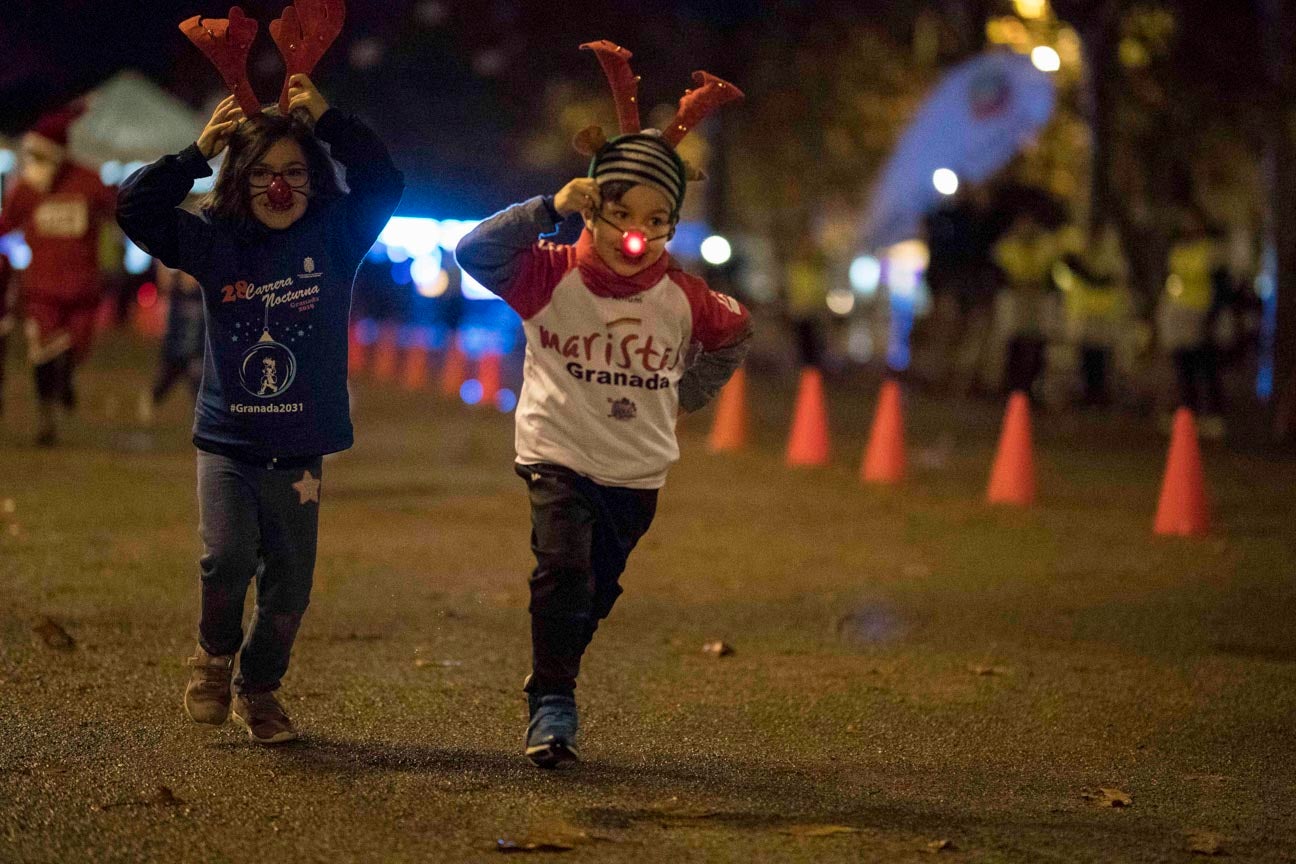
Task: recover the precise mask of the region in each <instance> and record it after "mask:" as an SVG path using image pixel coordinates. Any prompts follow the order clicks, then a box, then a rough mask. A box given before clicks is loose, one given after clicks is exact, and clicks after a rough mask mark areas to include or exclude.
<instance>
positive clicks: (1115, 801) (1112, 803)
mask: <svg viewBox="0 0 1296 864" xmlns="http://www.w3.org/2000/svg"><path fill="white" fill-rule="evenodd" d="M1080 797H1081V798H1083V799H1085V800H1086V801H1089V802H1092V803H1093V804H1095V805H1097V806H1099V807H1130V806H1132V805H1133V804H1134V799H1133V798H1132V797H1131V796H1130V794H1129V793H1128V792H1122V791H1121V790H1120V789H1109V788H1106V787H1101V788H1099V789H1096V790H1094V791H1092V792H1081V793H1080Z"/></svg>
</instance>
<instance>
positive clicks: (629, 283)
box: [576, 228, 676, 297]
mask: <svg viewBox="0 0 1296 864" xmlns="http://www.w3.org/2000/svg"><path fill="white" fill-rule="evenodd" d="M576 265H577V266H578V267H579V268H580V273H581V278H582V279H583V280H584V281H585V285H586V286H587V287H588V288H589V289H590V290H591V291H593V292H594V293H595V294H596V295H598V296H599V297H629V296H630V295H632V294H638V293H640V292H641V291H647V290H648V289H649V288H651V287H652V286H654V285H656V284H657V283H658V282H660V281H661V280H662V277H663V276H665V275H666V271H667V270H672V269H676V268H675V262H674V260H673V259H672V258H671V256H670V253H668V252H663V253H662V256H661V257H660V258H658V259H657V260H656V262H654V263H653V265H652V266H651V267H647V268H645V269H643V270H640V271H639V272H638V273H636V274H635V275H633V276H619V275H617V274H616V273H615V272H613V270H612V268H611V267H609V266H608V265H607V263H606V262H605V261H604V260H603V259H602V258H601V257H599V254H598V250H596V249H595V248H594V235H593V234H591V233H590V232H589V229H588V228H587V229H585V230H584V231H582V232H581V236H580V239H579V240H577V241H576Z"/></svg>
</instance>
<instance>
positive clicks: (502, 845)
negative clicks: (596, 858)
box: [495, 837, 576, 853]
mask: <svg viewBox="0 0 1296 864" xmlns="http://www.w3.org/2000/svg"><path fill="white" fill-rule="evenodd" d="M575 848H576V847H575V846H569V845H568V844H566V843H559V842H555V841H553V840H509V839H508V838H506V837H501V838H499V839H498V840H496V841H495V850H496V851H497V852H506V853H508V852H570V851H571V850H572V849H575Z"/></svg>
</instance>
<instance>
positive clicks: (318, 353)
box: [117, 108, 405, 462]
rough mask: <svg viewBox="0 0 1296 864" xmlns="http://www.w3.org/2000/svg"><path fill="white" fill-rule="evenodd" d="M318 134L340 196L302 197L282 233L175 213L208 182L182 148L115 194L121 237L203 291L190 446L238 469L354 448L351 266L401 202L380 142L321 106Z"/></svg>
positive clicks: (206, 171)
mask: <svg viewBox="0 0 1296 864" xmlns="http://www.w3.org/2000/svg"><path fill="white" fill-rule="evenodd" d="M315 134H316V135H317V136H318V137H319V138H320V140H322V141H324V142H325V143H326V144H328V145H329V148H330V152H331V153H332V155H333V158H335V159H336V160H337V161H338V162H340V163H341V164H342V165H343V167H345V168H346V181H347V186H348V187H349V189H350V192H349V193H348V194H346V195H344V196H342V197H341V198H338V199H336V200H332V201H320V200H313V201H311V202H310V204H309V206H308V207H307V210H306V213H305V215H303V216H302V217H301V218H300V219H298V220H297V221H296V222H295V223H293V224H292V225H291V226H289V227H288V228H286V229H284V230H282V231H272V230H270V229H266V228H263V227H262V226H260V225H259V223H258V224H257V226H256V227H257V228H258V229H259V230H254V231H252V232H247V231H246V229H245V230H244V231H243V232H242V233H240V231H239V230H237V229H236V227H235V226H234V225H230V224H226V223H225V222H223V221H222V220H219V219H213V218H211V217H210V216H209V215H207V214H202V215H195V214H193V213H189V212H187V211H185V210H181V209H180V208H179V205H180V203H181V202H182V201H184V198H185V196H186V195H187V194H188V193H189V190H190V189H191V188H192V187H193V181H194V180H196V179H197V178H199V177H206V176H208V175H210V174H211V169H210V167H208V165H207V160H206V159H204V158H203V156H202V154H201V153H200V152H199V151H198V147H197V145H194V146H191V147H189V148H187V149H185V150H184V151H182V152H180V153H178V154H176V155H174V156H165V157H163V158H162V159H159V160H158V161H157V162H154V163H153V164H152V165H149V166H147V167H145V168H141V169H140V170H139V171H137V172H135V173H134V174H132V175H131V176H130V178H128V179H127V180H126V182H125V183H123V184H122V186H121V191H120V193H119V195H118V200H117V221H118V222H119V223H120V224H121V227H122V230H123V231H124V232H126V236H127V237H129V238H130V239H131V240H133V241H134V242H135V243H136V244H137V245H138V246H139V247H140V248H142V249H144V250H145V251H146V252H148V253H149V254H150V255H153V256H154V257H156V258H158V259H159V260H161V261H162V263H163V264H165V265H167V266H168V267H174V268H176V269H178V270H183V271H185V272H186V273H189V274H190V275H192V276H193V277H194V278H195V279H197V280H198V282H199V284H201V285H202V289H203V302H204V310H205V315H206V320H207V341H206V348H205V351H204V358H203V383H202V392H201V393H200V395H199V397H198V405H197V409H196V411H195V417H194V430H193V435H194V444H195V445H197V447H198V448H199V449H202V450H207V451H209V452H212V453H219V454H222V455H226V456H232V457H235V458H241V459H244V460H247V461H256V462H262V461H269V460H271V459H292V460H296V459H300V458H304V457H309V456H318V455H321V454H324V453H333V452H336V451H338V450H345V449H347V448H348V447H350V446H351V442H352V431H351V412H350V405H349V401H348V398H347V324H348V319H349V317H350V312H351V286H352V282H353V281H354V279H355V273H356V269H357V268H358V267H359V266H360V262H361V261H362V260H363V259H364V256H365V254H366V253H367V252H368V251H369V248H370V247H371V246H373V244H374V241H375V240H377V239H378V234H379V232H380V231H382V229H383V226H385V225H386V224H387V220H388V219H390V218H391V215H392V212H393V211H394V210H395V209H396V205H397V204H398V203H399V202H400V197H401V193H402V192H403V191H404V189H405V184H404V178H403V177H402V175H401V172H400V171H399V170H397V168H396V166H395V165H394V164H393V163H392V161H391V157H390V156H389V155H388V153H387V149H386V147H384V146H383V144H382V142H381V141H380V140H379V139H378V137H377V136H375V135H374V134H373V132H371V131H370V130H369V129H368V128H367V127H366V126H364V125H363V124H362V123H360V122H359V121H358V120H356V119H355V118H352V117H349V116H347V115H344V114H342V113H341V112H340V111H338V110H337V109H334V108H330V109H329V110H328V111H327V112H325V113H324V115H323V116H322V117H320V119H319V122H318V123H317V124H316V125H315Z"/></svg>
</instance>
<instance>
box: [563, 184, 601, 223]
mask: <svg viewBox="0 0 1296 864" xmlns="http://www.w3.org/2000/svg"><path fill="white" fill-rule="evenodd" d="M602 203H603V198H602V196H601V195H600V194H599V187H598V183H597V182H596V181H595V180H594V178H593V177H577V178H576V179H575V180H573V181H571V182H570V183H568V184H567V185H566V186H564V187H563V188H562V189H560V190H558V194H557V195H555V196H554V209H555V210H557V211H558V215H559V216H562V217H564V218H565V217H567V216H570V215H571V214H573V213H577V212H579V213H585V214H591V215H592V214H593V212H594V211H595V210H597V209H598V208H599V207H600V206H602Z"/></svg>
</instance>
